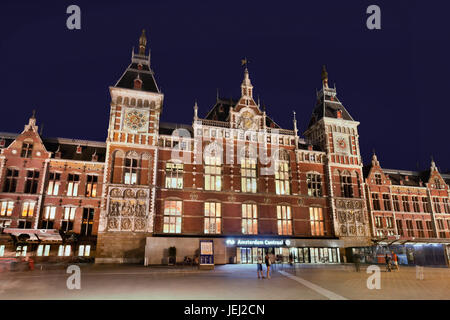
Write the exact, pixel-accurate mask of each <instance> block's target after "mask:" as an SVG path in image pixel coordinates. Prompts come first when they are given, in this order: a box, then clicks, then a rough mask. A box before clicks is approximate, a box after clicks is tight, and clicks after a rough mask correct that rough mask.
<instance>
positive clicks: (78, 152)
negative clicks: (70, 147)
mask: <svg viewBox="0 0 450 320" xmlns="http://www.w3.org/2000/svg"><path fill="white" fill-rule="evenodd" d="M81 151H82V149H81V146H77V154H81Z"/></svg>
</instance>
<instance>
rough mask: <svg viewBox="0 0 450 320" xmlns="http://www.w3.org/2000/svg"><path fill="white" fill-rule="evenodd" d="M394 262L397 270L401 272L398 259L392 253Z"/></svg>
mask: <svg viewBox="0 0 450 320" xmlns="http://www.w3.org/2000/svg"><path fill="white" fill-rule="evenodd" d="M392 260H393V261H394V267H395V270H397V271H398V270H400V268H399V267H398V257H397V255H396V254H395V252H394V251H392Z"/></svg>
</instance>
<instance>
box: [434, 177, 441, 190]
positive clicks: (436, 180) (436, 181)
mask: <svg viewBox="0 0 450 320" xmlns="http://www.w3.org/2000/svg"><path fill="white" fill-rule="evenodd" d="M434 187H435V188H436V189H442V188H441V181H440V180H439V179H438V178H436V179H434Z"/></svg>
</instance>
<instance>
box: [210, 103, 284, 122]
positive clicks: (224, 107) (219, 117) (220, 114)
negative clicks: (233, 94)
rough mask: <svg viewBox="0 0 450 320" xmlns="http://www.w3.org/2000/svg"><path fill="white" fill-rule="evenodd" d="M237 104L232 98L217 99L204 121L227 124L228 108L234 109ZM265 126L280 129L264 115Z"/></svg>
mask: <svg viewBox="0 0 450 320" xmlns="http://www.w3.org/2000/svg"><path fill="white" fill-rule="evenodd" d="M238 102H239V100H236V99H232V98H228V99H227V98H219V99H217V101H216V103H215V105H214V106H213V107H212V109H211V110H210V111H209V112H208V114H207V115H206V117H205V119H207V120H215V121H223V122H228V121H229V118H228V117H229V115H230V108H231V107H235V106H236V104H237V103H238ZM266 126H267V127H270V128H278V129H281V127H280V126H279V125H278V124H277V123H276V122H275V121H273V120H272V119H271V118H270V117H268V116H267V115H266Z"/></svg>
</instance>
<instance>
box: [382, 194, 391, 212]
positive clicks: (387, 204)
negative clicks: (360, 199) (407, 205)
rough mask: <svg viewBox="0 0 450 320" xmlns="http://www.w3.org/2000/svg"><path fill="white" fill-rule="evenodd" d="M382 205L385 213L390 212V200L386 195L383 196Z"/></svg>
mask: <svg viewBox="0 0 450 320" xmlns="http://www.w3.org/2000/svg"><path fill="white" fill-rule="evenodd" d="M383 205H384V210H385V211H391V209H392V208H391V199H390V197H389V194H387V193H385V194H383Z"/></svg>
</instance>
